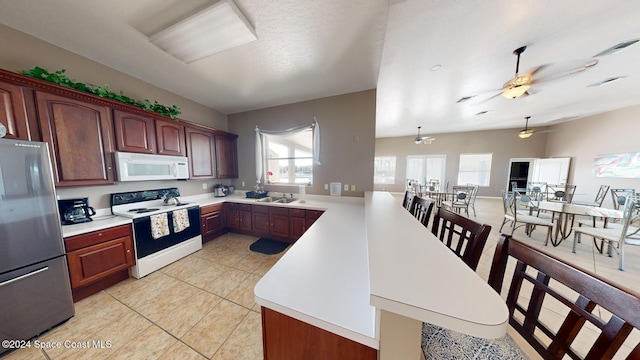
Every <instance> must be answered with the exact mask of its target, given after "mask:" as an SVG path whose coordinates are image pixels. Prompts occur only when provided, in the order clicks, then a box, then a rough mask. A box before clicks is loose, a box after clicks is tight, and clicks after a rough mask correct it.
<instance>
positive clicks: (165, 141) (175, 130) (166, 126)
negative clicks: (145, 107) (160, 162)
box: [156, 120, 186, 156]
mask: <svg viewBox="0 0 640 360" xmlns="http://www.w3.org/2000/svg"><path fill="white" fill-rule="evenodd" d="M156 140H157V143H158V154H160V155H176V156H186V150H185V144H184V126H183V125H182V124H180V123H178V122H176V121H169V120H156Z"/></svg>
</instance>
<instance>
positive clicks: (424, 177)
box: [406, 154, 447, 189]
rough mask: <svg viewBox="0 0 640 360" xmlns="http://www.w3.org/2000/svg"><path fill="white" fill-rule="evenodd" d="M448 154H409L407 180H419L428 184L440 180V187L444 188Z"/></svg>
mask: <svg viewBox="0 0 640 360" xmlns="http://www.w3.org/2000/svg"><path fill="white" fill-rule="evenodd" d="M446 163H447V156H446V155H444V154H436V155H409V156H407V177H406V178H407V180H418V182H419V183H420V184H423V185H427V184H428V183H429V182H431V181H433V180H438V182H439V183H440V188H441V189H444V169H445V164H446Z"/></svg>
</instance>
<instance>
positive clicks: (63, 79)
mask: <svg viewBox="0 0 640 360" xmlns="http://www.w3.org/2000/svg"><path fill="white" fill-rule="evenodd" d="M18 72H19V73H20V74H22V75H26V76H29V77H32V78H36V79H40V80H45V81H48V82H51V83H54V84H57V85H60V86H64V87H68V88H71V89H74V90H79V91H84V92H88V93H91V94H94V95H97V96H100V97H103V98H107V99H111V100H115V101H119V102H121V103H125V104H129V105H133V106H137V107H139V108H141V109H144V110H149V111H153V112H155V113H158V114H160V115H164V116H169V117H170V118H172V119H174V118H175V117H176V116H178V115H179V114H180V113H181V111H180V108H178V107H177V106H176V105H172V106H166V105H162V104H159V103H158V102H157V101H154V102H153V103H152V102H151V101H150V100H149V99H144V100H142V101H139V100H135V99H132V98H130V97H128V96H126V95H124V94H123V93H122V91H121V92H119V93H116V92H113V91H111V90H109V85H105V86H96V85H91V84H84V83H81V82H78V81H75V80H72V79H69V77H67V75H65V73H64V72H65V69H62V70H58V71H55V72H53V73H50V72H49V71H47V70H46V69H43V68H41V67H39V66H36V67H34V68H33V69H31V70H20V71H18Z"/></svg>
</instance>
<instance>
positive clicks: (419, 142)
mask: <svg viewBox="0 0 640 360" xmlns="http://www.w3.org/2000/svg"><path fill="white" fill-rule="evenodd" d="M413 142H414V143H416V145H420V144H422V138H419V137H417V138H416V139H415V140H413Z"/></svg>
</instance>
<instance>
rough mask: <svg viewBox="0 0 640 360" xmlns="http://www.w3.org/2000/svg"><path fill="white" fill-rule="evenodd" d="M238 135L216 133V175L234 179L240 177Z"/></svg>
mask: <svg viewBox="0 0 640 360" xmlns="http://www.w3.org/2000/svg"><path fill="white" fill-rule="evenodd" d="M237 137H238V136H237V135H233V134H216V135H215V136H214V138H215V144H216V147H215V155H216V177H217V178H218V179H232V178H237V177H238V150H237Z"/></svg>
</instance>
